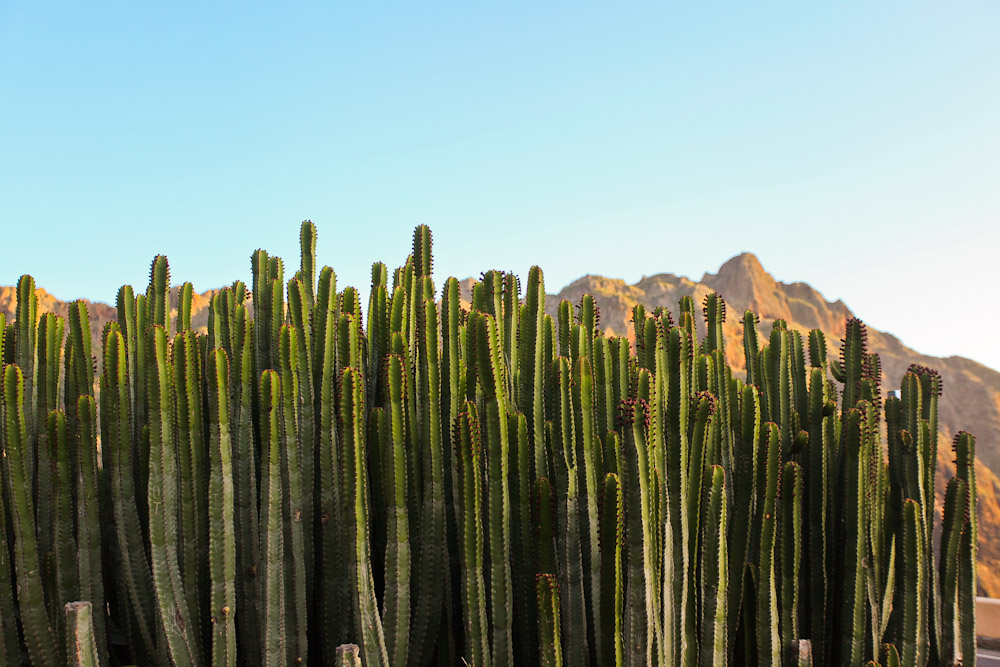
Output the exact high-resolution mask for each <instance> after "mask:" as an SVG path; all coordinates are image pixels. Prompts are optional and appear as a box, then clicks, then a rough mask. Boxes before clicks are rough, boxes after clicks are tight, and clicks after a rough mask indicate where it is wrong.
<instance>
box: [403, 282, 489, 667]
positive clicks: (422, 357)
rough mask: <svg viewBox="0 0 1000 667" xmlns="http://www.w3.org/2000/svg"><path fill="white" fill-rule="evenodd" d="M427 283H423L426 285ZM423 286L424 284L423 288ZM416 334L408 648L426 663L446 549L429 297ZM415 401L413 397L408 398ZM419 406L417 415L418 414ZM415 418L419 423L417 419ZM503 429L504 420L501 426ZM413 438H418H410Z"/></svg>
mask: <svg viewBox="0 0 1000 667" xmlns="http://www.w3.org/2000/svg"><path fill="white" fill-rule="evenodd" d="M425 283H426V281H425ZM425 286H426V285H425ZM421 309H422V310H421V317H420V324H421V330H420V336H419V343H418V347H417V350H416V354H417V357H418V359H417V369H418V370H419V374H418V376H417V379H416V380H415V381H416V382H419V384H418V385H417V386H419V388H420V392H419V393H420V394H421V403H420V404H419V406H414V404H413V402H412V400H411V403H410V410H411V411H412V412H411V414H412V415H413V417H412V418H411V423H414V424H418V425H419V437H418V440H419V442H420V451H421V461H420V462H419V463H422V465H416V466H415V467H414V469H415V470H419V471H420V474H419V475H415V476H414V479H413V483H414V486H415V488H417V489H419V491H418V493H419V494H420V495H419V496H417V497H418V502H419V512H420V526H421V529H420V530H421V535H422V542H421V544H420V547H419V550H418V561H417V572H418V577H419V586H418V587H417V588H416V599H417V602H416V607H415V609H414V624H413V625H414V628H413V634H412V635H411V637H410V642H411V644H410V645H411V647H412V649H413V650H414V651H416V652H419V654H420V655H421V659H424V660H428V659H430V658H429V657H428V656H430V655H431V653H432V652H433V648H434V646H433V644H434V642H435V641H436V639H437V636H438V634H439V627H440V623H441V617H442V612H443V607H444V601H443V588H444V585H443V579H444V578H445V576H446V575H445V568H444V567H443V564H444V560H445V550H446V539H447V538H446V526H445V493H444V488H445V470H444V452H443V448H442V441H441V430H442V426H441V422H440V418H441V403H440V392H441V377H440V358H439V356H438V355H439V349H438V341H439V340H440V334H439V329H438V311H437V304H435V302H434V300H433V299H432V298H429V297H428V298H425V299H423V300H422V301H421ZM413 398H416V397H413ZM417 407H418V408H419V412H418V410H417ZM418 414H419V421H418V420H417V419H418V418H417V415H418ZM504 428H506V421H505V422H504ZM414 435H417V434H414Z"/></svg>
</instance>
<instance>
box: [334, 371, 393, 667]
mask: <svg viewBox="0 0 1000 667" xmlns="http://www.w3.org/2000/svg"><path fill="white" fill-rule="evenodd" d="M364 385H365V382H364V378H363V376H362V375H361V373H359V372H358V371H357V370H356V369H354V368H345V369H344V371H343V375H342V378H341V399H340V405H341V415H342V417H341V418H342V423H343V425H344V429H345V431H349V433H348V441H347V443H345V446H347V447H350V448H351V451H350V452H349V454H348V456H347V463H348V467H347V471H348V474H349V476H350V478H351V482H350V484H349V489H347V490H348V491H349V493H350V496H349V498H347V499H346V500H347V501H348V502H349V504H350V506H351V508H352V516H353V519H352V521H351V524H352V530H351V532H352V533H353V538H352V540H351V542H352V546H353V550H354V553H353V555H352V561H353V563H352V566H351V569H352V575H353V576H352V579H353V581H352V589H353V591H354V598H355V603H354V604H355V605H356V607H355V608H356V609H357V612H358V618H357V622H358V625H359V627H360V630H361V648H362V651H363V653H364V655H365V662H366V663H367V664H369V665H372V666H374V667H386V666H387V665H388V664H389V656H388V653H387V651H386V644H385V633H384V630H383V626H382V619H381V617H380V614H379V609H378V600H377V599H376V597H375V582H374V580H373V571H372V563H371V544H370V540H369V530H370V529H369V508H368V465H367V460H368V455H367V452H366V444H365V414H364V410H365V404H366V403H365V394H364Z"/></svg>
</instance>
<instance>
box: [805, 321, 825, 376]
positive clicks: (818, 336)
mask: <svg viewBox="0 0 1000 667" xmlns="http://www.w3.org/2000/svg"><path fill="white" fill-rule="evenodd" d="M826 358H827V353H826V334H824V333H823V331H822V330H821V329H813V330H811V331H810V332H809V365H810V366H812V367H813V368H822V369H825V368H826Z"/></svg>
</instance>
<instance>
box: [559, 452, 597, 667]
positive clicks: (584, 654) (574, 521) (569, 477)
mask: <svg viewBox="0 0 1000 667" xmlns="http://www.w3.org/2000/svg"><path fill="white" fill-rule="evenodd" d="M565 478H566V487H565V488H566V491H565V493H566V495H565V499H564V501H563V503H564V505H563V506H564V509H563V512H562V514H563V517H564V521H563V526H562V530H561V531H560V537H561V539H560V540H559V550H560V561H561V566H560V570H561V571H562V572H563V573H564V574H563V577H564V581H565V586H564V590H565V592H566V595H565V598H564V602H563V609H564V610H565V613H564V614H563V628H562V636H563V637H564V638H565V641H566V649H565V654H566V660H567V661H568V662H571V663H572V664H574V665H583V664H586V662H587V659H588V655H589V651H590V648H589V641H588V640H589V638H588V637H587V608H586V593H585V582H584V572H583V560H582V549H581V544H580V525H581V523H582V522H581V518H580V515H581V511H580V497H579V496H580V490H579V473H578V472H577V466H576V465H573V466H570V467H568V469H567V470H566V473H565ZM563 503H560V504H563Z"/></svg>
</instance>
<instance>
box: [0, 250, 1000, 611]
mask: <svg viewBox="0 0 1000 667" xmlns="http://www.w3.org/2000/svg"><path fill="white" fill-rule="evenodd" d="M474 282H475V281H474V280H473V279H471V278H469V279H466V280H463V281H462V282H461V293H462V297H463V299H464V300H465V301H466V303H465V304H464V305H465V307H468V300H469V298H470V295H471V290H472V285H473V284H474ZM216 292H217V290H209V291H206V292H203V293H202V294H195V295H194V299H193V305H192V325H193V327H194V328H195V329H199V330H201V331H202V332H205V331H206V327H207V323H208V308H207V306H208V304H209V302H210V300H211V298H212V296H213V295H214V294H215V293H216ZM712 292H718V293H719V294H721V295H722V296H723V298H724V299H725V301H726V303H727V315H728V317H727V321H726V324H725V325H724V327H723V330H724V332H725V335H726V356H727V359H728V361H729V363H730V365H731V366H732V367H733V369H734V371H737V372H742V371H743V370H744V358H743V342H742V337H743V327H742V323H741V315H742V313H743V312H744V311H745V310H746V309H748V308H749V309H750V310H753V311H754V312H755V313H756V314H757V315H758V317H759V318H760V331H761V334H762V336H763V337H765V338H766V336H767V335H768V334H769V333H770V331H771V326H772V324H773V322H774V320H775V319H778V318H781V319H784V320H786V321H787V322H788V325H789V327H791V328H793V329H798V330H800V331H802V332H808V331H809V330H810V329H814V328H818V329H821V330H823V331H824V333H825V334H826V338H827V345H828V346H829V353H830V354H831V356H835V355H837V353H838V350H839V346H840V340H841V338H842V337H843V335H844V323H845V321H846V320H847V318H849V317H852V316H853V313H852V312H851V310H850V309H849V308H848V307H847V306H846V305H845V304H844V303H842V302H840V301H835V302H830V301H827V300H826V299H825V298H824V297H823V295H822V294H820V293H819V292H818V291H816V290H815V289H813V288H812V287H810V286H809V285H807V284H806V283H790V284H789V283H782V282H778V281H777V280H775V279H774V277H773V276H771V275H770V274H769V273H768V272H767V271H766V270H765V269H764V267H763V266H761V263H760V261H759V260H758V259H757V257H755V256H754V255H752V254H749V253H744V254H741V255H738V256H736V257H733V258H732V259H730V260H729V261H727V262H726V263H725V264H723V265H722V266H721V267H720V268H719V271H718V273H714V274H712V273H706V274H705V275H704V276H703V277H702V278H701V280H699V281H694V280H691V279H690V278H686V277H683V276H676V275H673V274H670V273H662V274H658V275H655V276H648V277H644V278H643V279H642V280H640V281H639V282H637V283H635V284H633V285H629V284H627V283H626V282H625V281H623V280H618V279H613V278H605V277H602V276H593V275H588V276H584V277H583V278H580V279H579V280H576V281H574V282H573V283H571V284H570V285H568V286H566V287H564V288H563V289H562V290H561V291H560V292H559V293H558V294H550V295H548V296H547V297H546V310H547V311H548V313H549V314H550V315H553V316H555V315H556V309H557V308H558V305H559V302H560V301H562V300H564V299H565V300H569V301H570V302H572V303H574V304H576V303H579V301H580V297H581V296H583V295H584V294H587V293H590V294H593V295H594V296H595V297H596V299H597V303H598V306H599V308H600V317H601V319H600V326H601V327H602V328H603V330H604V331H605V333H606V334H608V335H618V336H622V335H624V336H629V337H630V338H632V337H633V333H632V330H631V325H630V320H631V317H632V307H633V306H634V305H635V304H638V303H641V304H643V305H644V306H645V307H646V308H647V310H651V309H653V308H655V307H657V306H665V307H667V308H669V309H671V310H672V311H676V309H677V303H678V301H679V300H680V298H681V297H683V296H691V297H693V298H694V300H695V302H696V303H699V304H700V303H701V302H702V301H703V300H704V298H705V296H706V295H708V294H711V293H712ZM36 294H37V295H38V312H39V313H44V312H53V313H55V314H57V315H61V316H63V317H66V316H67V314H68V312H69V303H68V302H64V301H60V300H58V299H56V298H55V297H54V296H52V295H51V294H49V293H48V292H46V291H45V290H43V289H37V290H36ZM171 302H172V305H173V306H174V312H173V313H172V316H176V302H177V288H173V289H172V290H171ZM16 303H17V293H16V289H15V288H14V287H0V313H3V314H4V315H6V316H7V322H8V323H9V322H11V321H12V319H13V317H14V313H15V310H16ZM86 303H87V310H88V313H89V315H90V322H91V335H92V337H93V338H92V339H93V341H94V342H95V345H94V348H93V353H94V356H95V357H96V361H97V363H98V364H100V363H101V350H100V345H99V344H98V343H97V342H98V341H100V340H101V332H102V330H103V328H104V325H105V324H106V323H107V322H109V321H114V320H116V319H117V312H116V310H115V308H114V307H112V306H109V305H106V304H103V303H92V302H86ZM698 325H699V327H704V323H703V322H699V323H698ZM700 333H701V335H704V331H703V330H702V331H700ZM868 342H869V347H870V349H871V351H873V352H877V353H878V354H879V356H880V358H881V361H882V370H883V382H882V386H883V387H884V388H885V389H892V388H895V387H898V383H899V380H900V378H901V377H902V375H903V373H905V372H906V369H907V368H908V367H909V365H910V364H911V363H919V364H922V365H924V366H928V367H931V368H934V369H937V370H938V371H939V372H940V373H941V377H942V378H943V380H944V394H943V395H942V397H941V401H940V404H939V405H940V419H939V424H940V429H941V432H940V433H939V436H938V477H937V491H938V500H939V503H941V502H943V498H944V488H945V484H946V482H947V480H948V479H950V478H951V477H952V475H953V469H954V463H953V460H952V453H951V452H952V449H951V442H952V438H953V437H954V435H955V434H956V433H957V432H958V431H961V430H965V431H969V432H970V433H973V434H974V435H975V436H976V452H977V458H978V461H977V465H976V474H977V483H978V487H979V522H980V531H979V564H980V568H979V582H980V588H981V592H982V593H983V594H985V595H988V596H990V597H1000V479H998V477H997V473H1000V373H998V372H997V371H995V370H993V369H991V368H987V367H986V366H983V365H982V364H978V363H976V362H975V361H972V360H970V359H965V358H962V357H945V358H938V357H930V356H927V355H922V354H919V353H917V352H915V351H914V350H911V349H910V348H908V347H906V346H905V345H904V344H903V343H902V342H900V341H899V339H897V338H896V337H895V336H893V335H891V334H888V333H883V332H880V331H877V330H875V329H872V328H869V329H868ZM98 368H100V366H99V365H98Z"/></svg>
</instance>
